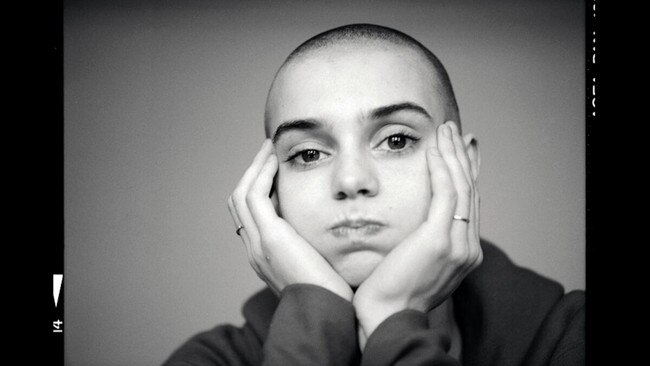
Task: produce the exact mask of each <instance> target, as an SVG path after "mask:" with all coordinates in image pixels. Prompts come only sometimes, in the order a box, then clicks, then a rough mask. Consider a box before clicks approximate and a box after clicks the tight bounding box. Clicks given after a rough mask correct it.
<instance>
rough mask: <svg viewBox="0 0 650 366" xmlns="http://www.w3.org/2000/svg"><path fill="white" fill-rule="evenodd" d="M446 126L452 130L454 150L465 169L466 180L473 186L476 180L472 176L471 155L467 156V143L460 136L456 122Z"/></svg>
mask: <svg viewBox="0 0 650 366" xmlns="http://www.w3.org/2000/svg"><path fill="white" fill-rule="evenodd" d="M446 124H447V125H448V126H449V128H451V136H452V140H453V142H454V148H455V149H456V157H457V158H458V161H459V162H460V165H461V166H462V167H463V172H464V173H465V179H466V180H467V182H469V183H470V185H473V184H472V183H473V181H474V179H473V175H472V167H471V164H470V162H469V155H468V154H467V147H466V146H465V142H464V141H463V139H462V137H461V136H460V131H459V130H458V126H456V123H454V122H447V123H446Z"/></svg>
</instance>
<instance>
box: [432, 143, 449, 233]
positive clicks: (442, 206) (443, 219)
mask: <svg viewBox="0 0 650 366" xmlns="http://www.w3.org/2000/svg"><path fill="white" fill-rule="evenodd" d="M427 166H428V168H429V175H430V179H431V192H432V193H433V196H432V198H431V205H430V206H429V214H428V217H427V224H428V225H430V229H431V230H433V231H435V232H437V235H445V236H447V233H449V230H450V229H451V217H452V216H453V214H454V211H455V209H456V199H455V190H454V182H453V181H452V179H451V175H450V173H449V169H448V167H447V164H446V163H445V161H444V159H443V158H442V154H441V153H440V150H438V148H437V147H435V146H434V147H431V148H430V149H429V150H428V151H427ZM438 231H439V232H438Z"/></svg>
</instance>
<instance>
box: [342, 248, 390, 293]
mask: <svg viewBox="0 0 650 366" xmlns="http://www.w3.org/2000/svg"><path fill="white" fill-rule="evenodd" d="M382 259H384V255H383V254H379V253H377V252H374V251H361V252H355V253H350V254H347V255H346V256H345V257H343V258H341V259H340V260H338V261H337V263H336V264H335V266H334V269H335V270H336V271H337V272H338V274H339V275H341V277H343V279H344V280H345V282H347V283H348V285H350V287H352V289H353V290H356V288H357V287H359V285H361V284H362V283H363V281H365V280H366V278H368V276H370V274H371V273H372V271H374V269H375V267H377V265H379V263H380V262H381V261H382Z"/></svg>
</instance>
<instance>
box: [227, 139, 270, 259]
mask: <svg viewBox="0 0 650 366" xmlns="http://www.w3.org/2000/svg"><path fill="white" fill-rule="evenodd" d="M272 149H273V143H272V142H271V140H270V139H266V140H264V143H263V144H262V147H261V148H260V151H259V152H258V153H257V155H256V156H255V158H254V159H253V163H251V165H250V166H249V167H248V169H247V170H246V172H245V173H244V175H243V176H242V178H241V179H240V180H239V183H238V184H237V187H236V188H235V191H234V192H233V203H234V206H235V212H236V213H237V217H238V218H239V220H241V225H242V226H244V229H243V230H242V231H244V230H245V231H246V233H247V234H248V237H249V239H250V242H249V245H250V246H251V249H253V250H254V249H255V247H256V246H258V245H259V241H260V236H259V232H258V231H257V228H256V226H255V221H254V220H253V217H252V216H251V214H250V211H249V210H248V206H247V205H246V195H247V194H248V191H249V190H250V186H251V184H252V183H253V181H254V180H255V178H257V176H258V174H259V172H260V170H261V169H262V166H263V165H264V162H265V161H266V158H267V157H268V155H269V154H270V153H271V151H272Z"/></svg>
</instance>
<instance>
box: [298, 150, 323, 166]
mask: <svg viewBox="0 0 650 366" xmlns="http://www.w3.org/2000/svg"><path fill="white" fill-rule="evenodd" d="M300 157H301V158H302V160H303V161H304V162H305V163H309V162H312V161H317V160H318V159H319V158H320V151H318V150H305V151H303V152H301V153H300Z"/></svg>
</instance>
